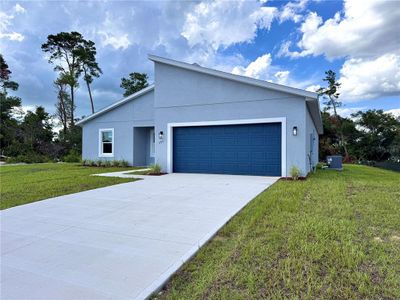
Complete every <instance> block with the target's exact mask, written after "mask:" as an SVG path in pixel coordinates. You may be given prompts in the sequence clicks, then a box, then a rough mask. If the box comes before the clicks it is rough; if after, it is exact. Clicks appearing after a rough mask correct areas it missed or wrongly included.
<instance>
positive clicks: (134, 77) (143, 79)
mask: <svg viewBox="0 0 400 300" xmlns="http://www.w3.org/2000/svg"><path fill="white" fill-rule="evenodd" d="M147 80H148V76H147V74H146V73H137V72H134V73H130V74H129V77H128V78H121V87H122V88H123V89H124V90H125V92H124V97H127V96H129V95H132V94H134V93H136V92H138V91H140V90H142V89H144V88H146V87H148V86H149V83H148V82H147Z"/></svg>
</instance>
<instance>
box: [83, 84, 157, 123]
mask: <svg viewBox="0 0 400 300" xmlns="http://www.w3.org/2000/svg"><path fill="white" fill-rule="evenodd" d="M153 89H154V84H152V85H150V86H148V87H146V88H144V89H142V90H140V91H138V92H136V93H134V94H132V95H129V96H128V97H125V98H123V99H121V100H119V101H117V102H115V103H113V104H111V105H109V106H107V107H105V108H103V109H101V110H99V111H98V112H95V113H94V114H91V115H90V116H87V117H86V118H84V119H82V120H80V121H78V122H76V125H81V124H83V123H86V122H87V121H89V120H92V119H94V118H96V117H98V116H100V115H102V114H104V113H106V112H108V111H110V110H112V109H114V108H116V107H118V106H121V105H122V104H124V103H127V102H129V101H131V100H133V99H136V98H138V97H140V96H142V95H144V94H146V93H148V92H150V91H152V90H153Z"/></svg>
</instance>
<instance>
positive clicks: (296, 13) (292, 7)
mask: <svg viewBox="0 0 400 300" xmlns="http://www.w3.org/2000/svg"><path fill="white" fill-rule="evenodd" d="M307 2H308V0H298V1H295V2H289V3H287V4H285V6H284V7H283V9H282V10H281V11H280V12H279V22H280V23H282V22H284V21H288V20H292V21H293V22H295V23H298V22H300V21H302V20H303V18H304V17H303V15H302V14H300V13H301V12H302V11H303V10H304V9H305V8H306V5H307Z"/></svg>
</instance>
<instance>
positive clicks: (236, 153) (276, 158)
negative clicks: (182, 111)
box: [173, 123, 282, 176]
mask: <svg viewBox="0 0 400 300" xmlns="http://www.w3.org/2000/svg"><path fill="white" fill-rule="evenodd" d="M173 139H174V140H173V170H174V172H178V173H179V172H180V173H213V174H238V175H265V176H281V155H282V154H281V123H268V124H246V125H221V126H196V127H175V128H174V129H173Z"/></svg>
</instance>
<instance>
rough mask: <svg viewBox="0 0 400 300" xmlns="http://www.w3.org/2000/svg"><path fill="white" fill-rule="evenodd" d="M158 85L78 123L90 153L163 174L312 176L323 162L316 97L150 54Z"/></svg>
mask: <svg viewBox="0 0 400 300" xmlns="http://www.w3.org/2000/svg"><path fill="white" fill-rule="evenodd" d="M149 59H150V60H152V61H153V62H154V65H155V66H154V78H155V83H154V84H153V85H150V86H149V87H147V88H145V89H143V90H141V91H139V92H137V93H135V94H133V95H130V96H128V97H126V98H124V99H122V100H120V101H118V102H115V103H114V104H112V105H110V106H108V107H106V108H104V109H101V110H100V111H98V112H96V113H94V114H92V115H90V116H88V117H86V118H84V119H82V120H81V121H79V122H78V123H77V124H78V125H80V126H81V127H82V129H83V141H82V142H83V146H82V147H83V149H82V157H83V158H84V159H92V160H98V159H105V160H114V159H115V160H122V159H124V160H127V161H128V162H129V164H130V165H135V166H147V165H150V164H153V163H158V164H160V165H161V167H162V169H163V171H165V172H169V173H171V172H182V173H213V174H241V175H243V174H245V175H265V176H283V177H285V176H289V175H290V169H291V167H292V166H296V167H297V168H299V169H300V170H301V173H302V175H306V174H307V173H308V172H310V170H312V168H313V167H314V166H315V165H316V164H317V162H318V135H319V134H322V130H323V127H322V119H321V113H320V108H319V102H318V97H317V96H318V95H317V94H316V93H313V92H309V91H305V90H301V89H297V88H293V87H289V86H285V85H280V84H275V83H271V82H267V81H263V80H258V79H254V78H249V77H244V76H239V75H233V74H230V73H225V72H221V71H217V70H213V69H209V68H204V67H201V66H199V65H198V64H188V63H184V62H180V61H175V60H171V59H167V58H163V57H158V56H154V55H149Z"/></svg>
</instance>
